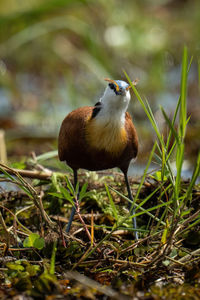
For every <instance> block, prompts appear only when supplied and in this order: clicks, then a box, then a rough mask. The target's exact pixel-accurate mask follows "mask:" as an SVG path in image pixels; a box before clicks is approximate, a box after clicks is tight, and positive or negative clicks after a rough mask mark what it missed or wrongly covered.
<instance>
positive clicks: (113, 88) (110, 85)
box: [108, 83, 122, 95]
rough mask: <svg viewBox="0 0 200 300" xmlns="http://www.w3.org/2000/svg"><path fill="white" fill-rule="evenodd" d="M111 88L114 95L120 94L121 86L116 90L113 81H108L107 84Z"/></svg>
mask: <svg viewBox="0 0 200 300" xmlns="http://www.w3.org/2000/svg"><path fill="white" fill-rule="evenodd" d="M108 85H109V87H110V89H111V90H114V92H115V94H116V95H121V94H122V88H119V91H117V90H116V85H115V84H114V83H109V84H108Z"/></svg>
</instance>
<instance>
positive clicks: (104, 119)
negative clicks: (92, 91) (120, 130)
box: [96, 87, 130, 127]
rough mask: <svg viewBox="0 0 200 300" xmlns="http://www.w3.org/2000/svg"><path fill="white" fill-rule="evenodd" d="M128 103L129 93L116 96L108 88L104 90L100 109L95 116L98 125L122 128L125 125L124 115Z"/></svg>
mask: <svg viewBox="0 0 200 300" xmlns="http://www.w3.org/2000/svg"><path fill="white" fill-rule="evenodd" d="M129 101H130V92H129V91H126V94H124V95H116V94H115V93H114V91H113V90H111V89H110V88H109V87H107V88H106V90H105V92H104V95H103V96H102V98H101V99H100V102H101V103H102V108H101V110H100V112H99V113H98V115H97V116H96V121H97V122H99V123H105V124H107V123H112V124H113V123H114V124H115V125H118V126H120V127H123V125H124V123H125V113H126V110H127V109H128V105H129Z"/></svg>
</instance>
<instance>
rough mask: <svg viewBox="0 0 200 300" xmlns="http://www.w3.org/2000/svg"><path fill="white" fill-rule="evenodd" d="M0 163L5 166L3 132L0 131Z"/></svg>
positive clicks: (5, 152) (5, 154)
mask: <svg viewBox="0 0 200 300" xmlns="http://www.w3.org/2000/svg"><path fill="white" fill-rule="evenodd" d="M0 162H2V163H5V164H6V163H7V151H6V143H5V132H4V130H0Z"/></svg>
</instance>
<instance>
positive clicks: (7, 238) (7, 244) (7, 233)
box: [0, 211, 10, 255]
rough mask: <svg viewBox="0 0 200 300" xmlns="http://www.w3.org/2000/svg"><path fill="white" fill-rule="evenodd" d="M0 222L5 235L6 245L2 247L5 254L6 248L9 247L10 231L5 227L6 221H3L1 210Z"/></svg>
mask: <svg viewBox="0 0 200 300" xmlns="http://www.w3.org/2000/svg"><path fill="white" fill-rule="evenodd" d="M0 223H1V225H2V227H3V230H4V231H5V236H6V247H5V248H4V255H6V253H7V251H8V249H9V246H10V233H9V231H8V229H7V227H6V223H5V221H4V218H3V216H2V214H1V211H0Z"/></svg>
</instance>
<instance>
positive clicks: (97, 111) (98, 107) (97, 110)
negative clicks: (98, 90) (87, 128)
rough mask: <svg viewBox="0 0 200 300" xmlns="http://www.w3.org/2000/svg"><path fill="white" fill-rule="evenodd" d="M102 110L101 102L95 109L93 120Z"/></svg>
mask: <svg viewBox="0 0 200 300" xmlns="http://www.w3.org/2000/svg"><path fill="white" fill-rule="evenodd" d="M101 108H102V103H101V102H100V101H98V102H97V103H96V104H95V106H94V108H93V111H92V117H91V119H93V118H95V117H96V116H97V114H98V113H99V112H100V110H101Z"/></svg>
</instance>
